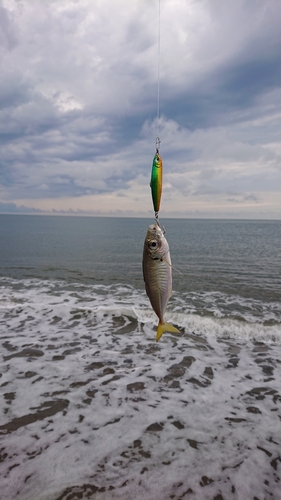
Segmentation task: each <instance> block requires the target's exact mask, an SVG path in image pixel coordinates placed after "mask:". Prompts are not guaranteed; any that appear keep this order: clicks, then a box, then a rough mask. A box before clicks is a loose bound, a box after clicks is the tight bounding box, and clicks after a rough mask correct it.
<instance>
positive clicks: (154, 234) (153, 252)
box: [144, 223, 169, 260]
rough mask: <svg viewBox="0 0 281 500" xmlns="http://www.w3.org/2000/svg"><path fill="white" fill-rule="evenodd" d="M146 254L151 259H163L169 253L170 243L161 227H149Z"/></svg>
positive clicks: (153, 225)
mask: <svg viewBox="0 0 281 500" xmlns="http://www.w3.org/2000/svg"><path fill="white" fill-rule="evenodd" d="M144 247H145V252H146V253H148V255H149V257H150V258H151V259H155V260H156V259H162V258H163V257H164V256H165V255H166V254H167V252H168V251H169V245H168V242H167V240H166V238H165V236H164V233H163V231H162V229H161V227H160V226H159V225H158V224H157V223H155V224H151V225H150V226H149V227H148V230H147V233H146V238H145V242H144Z"/></svg>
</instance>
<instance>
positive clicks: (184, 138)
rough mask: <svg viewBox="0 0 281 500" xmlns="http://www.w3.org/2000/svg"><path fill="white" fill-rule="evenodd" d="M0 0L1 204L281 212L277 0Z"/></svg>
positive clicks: (49, 208)
mask: <svg viewBox="0 0 281 500" xmlns="http://www.w3.org/2000/svg"><path fill="white" fill-rule="evenodd" d="M158 19H159V0H130V1H129V0H0V54H1V78H0V113H1V114H0V127H1V138H0V141H1V142H0V151H1V152H0V212H2V213H3V212H21V213H24V212H26V213H44V212H48V213H55V214H56V213H73V214H80V213H81V214H83V213H85V214H93V215H110V214H112V215H114V214H117V215H121V216H122V215H124V216H128V215H129V216H148V215H149V214H152V215H153V207H152V202H151V195H150V188H149V182H150V174H151V164H152V159H153V156H154V153H155V139H156V135H157V130H158V132H159V135H160V138H161V149H160V153H161V156H162V158H163V168H164V178H163V181H164V182H163V195H162V202H161V212H160V213H161V215H162V217H164V216H166V217H167V216H168V217H226V218H228V217H233V218H277V219H281V30H280V19H281V2H280V0H235V1H233V0H160V58H159V68H160V80H159V85H160V86H159V88H160V118H159V120H158V119H157V93H158V34H159V32H158V26H159V23H158Z"/></svg>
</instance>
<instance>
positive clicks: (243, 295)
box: [0, 214, 281, 500]
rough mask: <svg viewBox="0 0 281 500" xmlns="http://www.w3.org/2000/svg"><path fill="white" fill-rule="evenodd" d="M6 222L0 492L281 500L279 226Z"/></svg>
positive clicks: (63, 499)
mask: <svg viewBox="0 0 281 500" xmlns="http://www.w3.org/2000/svg"><path fill="white" fill-rule="evenodd" d="M153 222H154V219H153V218H151V219H142V218H118V217H112V218H106V217H96V218H95V217H83V216H81V217H79V216H43V215H42V216H41V215H40V216H36V215H12V214H11V215H10V214H5V215H0V346H1V349H0V358H1V359H0V386H1V392H0V498H1V499H3V500H4V499H5V500H76V499H92V500H111V499H112V500H113V499H122V500H168V499H174V500H178V499H184V500H232V499H233V500H269V499H273V500H279V499H281V221H277V220H274V221H273V220H272V221H270V220H201V219H163V220H162V219H160V224H161V225H162V226H163V227H165V231H166V233H165V237H166V239H167V241H168V243H169V246H170V253H171V259H172V265H173V294H172V296H171V298H170V300H169V302H168V306H167V310H166V313H165V320H166V321H169V322H170V323H172V324H173V325H174V326H176V327H177V328H178V329H179V331H180V333H179V334H176V333H164V334H163V336H162V338H161V339H160V341H159V342H156V341H155V335H156V328H157V323H158V319H157V317H156V315H155V313H154V312H153V310H152V308H151V305H150V302H149V299H148V297H147V296H146V293H145V289H144V282H143V276H142V251H143V244H144V240H145V236H146V231H147V228H148V225H149V224H151V223H153Z"/></svg>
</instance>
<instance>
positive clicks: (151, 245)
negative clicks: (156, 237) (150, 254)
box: [149, 241, 157, 249]
mask: <svg viewBox="0 0 281 500" xmlns="http://www.w3.org/2000/svg"><path fill="white" fill-rule="evenodd" d="M149 246H150V248H153V249H154V248H156V247H157V241H151V242H150V244H149Z"/></svg>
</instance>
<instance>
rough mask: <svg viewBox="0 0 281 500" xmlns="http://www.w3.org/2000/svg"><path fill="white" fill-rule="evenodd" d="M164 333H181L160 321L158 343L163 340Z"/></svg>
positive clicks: (157, 333)
mask: <svg viewBox="0 0 281 500" xmlns="http://www.w3.org/2000/svg"><path fill="white" fill-rule="evenodd" d="M164 332H172V333H180V331H179V330H178V329H177V328H175V327H174V326H173V325H170V323H160V321H159V323H158V328H157V332H156V342H158V340H160V339H161V337H162V335H163V333H164Z"/></svg>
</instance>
